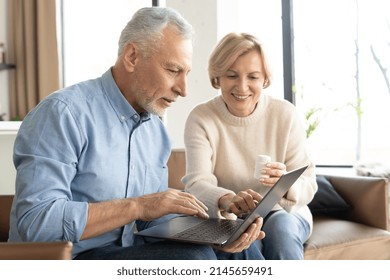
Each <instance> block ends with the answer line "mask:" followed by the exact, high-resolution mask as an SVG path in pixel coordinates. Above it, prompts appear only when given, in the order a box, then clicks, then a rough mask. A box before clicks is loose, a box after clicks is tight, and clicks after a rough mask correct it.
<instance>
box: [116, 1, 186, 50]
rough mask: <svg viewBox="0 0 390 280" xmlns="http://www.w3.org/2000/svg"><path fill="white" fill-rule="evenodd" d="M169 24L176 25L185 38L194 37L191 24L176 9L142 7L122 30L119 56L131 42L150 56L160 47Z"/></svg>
mask: <svg viewBox="0 0 390 280" xmlns="http://www.w3.org/2000/svg"><path fill="white" fill-rule="evenodd" d="M167 25H173V26H175V27H176V29H177V31H178V34H179V35H181V36H183V38H184V39H191V40H192V39H193V35H194V31H193V28H192V26H191V24H189V23H188V22H187V21H186V20H185V19H184V18H183V17H182V16H181V15H180V14H179V13H178V12H177V11H176V10H174V9H172V8H162V7H147V8H142V9H140V10H138V11H137V12H136V13H135V14H134V15H133V17H132V19H131V20H130V21H129V22H128V23H127V25H126V27H125V28H124V29H123V31H122V33H121V36H120V38H119V48H118V56H120V55H121V54H122V52H123V49H124V48H125V46H126V45H127V44H128V43H130V42H132V43H135V44H136V45H137V46H138V47H139V49H140V50H141V51H142V53H143V56H144V57H146V56H149V55H150V54H152V53H153V52H154V51H156V50H157V48H158V47H159V40H160V39H161V37H162V35H163V34H162V31H163V30H164V28H165V27H166V26H167Z"/></svg>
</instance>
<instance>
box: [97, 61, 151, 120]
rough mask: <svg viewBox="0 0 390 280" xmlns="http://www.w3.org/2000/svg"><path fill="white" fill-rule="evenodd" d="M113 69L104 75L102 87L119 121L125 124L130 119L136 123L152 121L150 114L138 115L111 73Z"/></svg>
mask: <svg viewBox="0 0 390 280" xmlns="http://www.w3.org/2000/svg"><path fill="white" fill-rule="evenodd" d="M111 70H112V68H110V69H108V70H107V71H106V72H105V73H104V74H103V75H102V86H103V89H104V91H105V94H106V96H107V98H108V101H109V102H110V104H111V106H112V108H113V109H114V111H115V113H116V115H117V117H118V119H119V121H121V122H125V121H127V120H128V119H132V120H133V121H134V122H135V123H139V122H145V121H148V120H149V119H150V113H147V112H146V113H141V114H138V113H137V112H136V111H135V110H134V108H133V107H132V106H131V105H130V103H129V102H128V101H127V100H126V98H125V97H124V96H123V94H122V92H121V91H120V90H119V88H118V86H117V84H116V83H115V80H114V77H113V76H112V72H111Z"/></svg>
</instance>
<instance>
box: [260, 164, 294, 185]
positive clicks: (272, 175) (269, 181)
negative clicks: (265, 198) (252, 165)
mask: <svg viewBox="0 0 390 280" xmlns="http://www.w3.org/2000/svg"><path fill="white" fill-rule="evenodd" d="M286 172H287V170H286V165H285V164H284V163H281V162H270V163H267V165H266V168H264V169H263V170H262V172H261V173H262V174H263V175H268V176H269V178H260V179H259V181H260V183H262V184H263V185H265V186H267V187H273V186H274V185H275V183H276V182H277V181H278V180H279V178H280V177H281V176H282V175H284V174H285V173H286Z"/></svg>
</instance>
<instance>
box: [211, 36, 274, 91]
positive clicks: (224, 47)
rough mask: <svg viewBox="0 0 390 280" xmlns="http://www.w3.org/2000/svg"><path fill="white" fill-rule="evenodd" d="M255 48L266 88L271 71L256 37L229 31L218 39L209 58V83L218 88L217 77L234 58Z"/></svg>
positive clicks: (269, 80) (227, 67)
mask: <svg viewBox="0 0 390 280" xmlns="http://www.w3.org/2000/svg"><path fill="white" fill-rule="evenodd" d="M251 50H256V51H257V52H258V53H259V54H260V58H261V61H262V63H263V65H262V66H263V71H264V85H263V88H267V87H268V86H269V85H270V84H271V72H270V69H269V67H268V64H267V61H266V59H265V55H264V50H263V48H262V46H261V44H260V43H259V41H258V40H257V38H256V37H254V36H253V35H250V34H247V33H229V34H227V35H226V36H225V37H223V38H222V39H221V41H219V43H218V44H217V45H216V47H215V48H214V50H213V51H212V53H211V55H210V58H209V67H208V71H209V78H210V82H211V85H212V86H213V87H214V88H216V89H219V88H220V86H219V81H218V78H219V77H221V76H222V75H223V74H224V73H225V72H226V71H227V70H228V69H229V67H230V66H231V65H232V64H233V63H234V62H235V61H236V59H237V58H238V57H239V56H241V55H244V54H246V53H248V52H249V51H251Z"/></svg>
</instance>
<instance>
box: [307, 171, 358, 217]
mask: <svg viewBox="0 0 390 280" xmlns="http://www.w3.org/2000/svg"><path fill="white" fill-rule="evenodd" d="M317 185H318V191H317V193H316V194H315V195H314V198H313V200H312V201H311V202H310V203H309V204H308V206H309V209H310V211H311V212H312V213H313V215H332V214H337V213H339V212H340V211H345V210H347V209H349V208H350V207H351V206H350V205H349V204H348V203H347V202H346V201H345V200H344V199H343V198H342V197H341V196H340V195H339V194H338V193H337V191H336V190H335V189H334V187H333V185H332V184H331V183H330V181H329V180H328V179H327V178H326V177H325V176H322V175H317Z"/></svg>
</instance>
